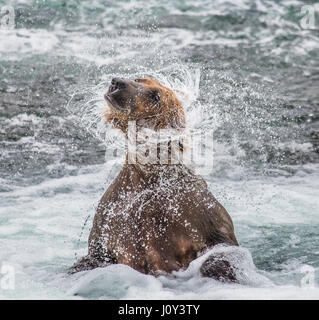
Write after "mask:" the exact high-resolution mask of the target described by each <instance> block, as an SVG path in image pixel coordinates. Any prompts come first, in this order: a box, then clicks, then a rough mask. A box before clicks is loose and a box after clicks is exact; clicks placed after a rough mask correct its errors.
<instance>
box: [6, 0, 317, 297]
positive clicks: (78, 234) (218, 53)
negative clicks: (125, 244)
mask: <svg viewBox="0 0 319 320" xmlns="http://www.w3.org/2000/svg"><path fill="white" fill-rule="evenodd" d="M315 3H316V2H315V1H313V2H312V1H297V0H283V1H270V0H257V1H249V0H229V1H221V0H216V1H211V0H201V1H197V0H192V1H190V0H171V1H168V0H162V1H155V0H147V1H146V0H145V1H142V0H140V1H139V0H134V1H123V0H118V1H102V0H94V1H75V0H74V1H73V0H70V1H28V0H24V1H0V7H4V6H5V5H10V6H11V7H12V8H13V9H14V14H15V27H14V28H13V29H9V30H6V29H4V28H0V264H1V265H2V266H5V265H9V266H12V268H13V269H14V274H15V281H14V282H15V283H14V284H15V285H14V288H13V289H6V288H0V298H6V299H24V298H40V299H72V298H77V299H78V298H88V299H99V298H102V299H124V298H128V299H130V298H141V299H144V298H145V299H150V298H151V299H156V298H159V299H178V298H182V299H183V298H185V299H252V298H254V299H256V298H257V299H270V298H276V299H299V298H317V299H318V298H319V288H318V286H319V271H318V268H319V245H318V243H319V241H318V237H319V231H318V230H319V229H318V227H319V192H318V190H319V172H318V169H319V111H318V107H319V88H318V87H319V31H318V30H319V7H318V6H317V5H316V6H315ZM304 5H310V6H312V7H311V8H314V13H315V14H314V18H315V23H316V24H315V27H314V28H310V29H307V28H302V27H301V20H302V19H303V15H302V7H303V6H304ZM118 75H122V76H125V77H128V78H135V77H137V76H145V75H153V76H155V77H157V78H159V79H161V80H162V81H163V82H164V83H166V84H167V85H170V86H172V87H174V88H175V89H176V88H177V89H180V90H183V91H184V92H185V93H187V97H188V101H185V106H186V108H187V114H188V123H189V125H191V126H193V127H194V128H200V129H201V130H204V131H205V132H206V134H208V136H209V137H211V138H210V139H211V142H213V151H214V165H213V168H211V169H210V170H209V172H207V171H206V172H205V179H206V181H207V182H208V184H209V187H210V190H211V191H212V193H213V194H214V195H215V196H216V198H217V199H218V200H219V201H220V202H221V203H222V204H223V205H224V206H225V207H226V209H227V210H228V212H229V213H230V215H231V217H232V219H233V222H234V225H235V233H236V236H237V239H238V241H239V243H240V245H241V247H242V249H240V254H241V256H242V281H241V283H240V284H223V283H219V282H216V281H214V280H212V279H208V278H202V277H200V276H199V274H198V269H199V265H200V259H199V260H196V261H194V262H193V263H192V264H191V265H190V267H189V269H188V270H186V271H180V272H176V273H174V274H172V275H169V276H161V277H158V278H155V277H152V276H146V275H143V274H140V273H138V272H136V271H134V270H133V269H130V268H129V267H126V266H123V265H114V266H110V267H106V268H104V269H96V270H92V271H88V272H82V273H78V274H75V275H68V274H67V270H68V268H69V267H70V266H71V265H72V264H73V263H74V262H75V261H76V259H77V258H79V257H81V256H83V255H85V254H86V251H87V238H88V234H89V231H90V227H91V225H92V219H93V216H94V211H95V208H96V205H97V202H98V200H99V198H100V197H101V195H102V193H103V192H104V190H105V189H106V188H107V186H108V185H109V184H110V182H111V181H112V179H113V178H114V177H115V175H116V174H117V172H118V171H119V170H120V168H121V163H122V162H123V157H122V156H121V152H120V151H121V144H122V143H123V142H122V140H121V138H120V137H119V136H118V135H117V134H115V133H113V132H111V131H110V130H109V129H108V128H105V127H104V125H102V123H101V121H100V117H99V114H100V111H101V109H103V107H104V101H103V93H104V92H105V90H106V88H107V85H108V82H109V81H110V79H111V78H112V77H114V76H118ZM305 266H306V269H305ZM309 274H310V278H311V279H314V282H313V281H312V282H311V281H310V282H311V283H310V284H309V285H306V286H305V285H302V284H304V283H305V281H304V280H305V277H307V276H309Z"/></svg>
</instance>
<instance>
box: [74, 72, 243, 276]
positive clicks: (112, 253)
mask: <svg viewBox="0 0 319 320" xmlns="http://www.w3.org/2000/svg"><path fill="white" fill-rule="evenodd" d="M104 97H105V100H106V102H107V109H106V111H105V114H104V116H105V120H106V122H107V123H111V124H112V125H113V126H114V127H115V128H119V129H121V130H122V131H123V133H124V134H125V136H126V138H128V137H129V124H130V123H132V122H134V124H135V130H136V132H137V133H138V132H139V131H141V130H143V129H148V130H151V131H152V132H159V131H160V130H162V129H172V130H175V131H173V132H176V130H177V131H180V132H183V130H184V129H185V128H186V123H185V114H184V109H183V106H182V103H181V102H180V101H179V100H178V98H177V97H176V95H175V93H174V91H172V90H171V89H169V88H167V87H165V86H163V85H162V84H160V83H159V82H158V81H157V80H155V79H153V78H149V77H148V78H144V79H135V80H134V81H132V80H127V79H121V78H114V79H113V80H112V81H111V84H110V86H109V88H108V91H107V93H106V94H105V96H104ZM167 147H168V159H169V161H167V163H162V162H160V161H155V162H154V161H153V162H152V163H146V164H145V163H140V162H139V161H138V160H136V159H135V158H134V159H133V160H134V161H129V160H130V155H129V154H128V155H127V157H126V161H125V164H124V166H123V168H122V170H121V171H120V173H119V174H118V176H117V177H116V178H115V180H114V181H113V183H112V184H111V185H110V186H109V188H108V189H107V190H106V192H105V193H104V195H103V196H102V198H101V200H100V203H99V205H98V207H97V211H96V214H95V217H94V221H93V227H92V229H91V232H90V236H89V241H88V245H89V249H88V255H87V256H86V257H84V258H82V259H81V260H80V261H78V262H77V263H76V264H75V265H74V266H73V267H72V269H71V271H72V272H77V271H81V270H87V269H93V268H96V267H101V266H106V265H108V264H110V263H120V264H126V265H128V266H130V267H132V268H134V269H135V270H138V271H140V272H142V273H145V274H153V275H157V274H162V273H163V272H164V273H170V272H172V271H174V270H179V269H185V268H187V267H188V265H189V263H190V262H191V261H192V260H194V259H196V258H197V257H198V256H199V255H200V254H201V253H203V252H204V251H205V250H206V249H209V248H211V247H213V246H215V245H216V244H222V243H224V244H228V245H235V246H238V242H237V240H236V237H235V234H234V227H233V223H232V220H231V218H230V216H229V214H228V213H227V211H226V210H225V209H224V207H223V206H222V205H221V204H220V203H219V202H218V201H217V200H216V199H215V198H214V196H213V195H212V194H211V192H210V191H209V190H208V187H207V184H206V182H205V181H204V179H203V178H201V177H200V176H198V175H196V174H195V173H194V172H193V171H192V170H191V169H190V168H189V167H188V166H187V165H185V164H184V163H182V162H180V163H176V161H173V159H172V158H171V156H172V154H173V152H172V141H168V144H167ZM178 147H179V150H180V152H181V153H182V152H183V151H184V148H185V146H184V144H183V141H182V140H181V141H179V144H178ZM158 149H159V148H158V145H156V150H157V151H159V150H158ZM158 156H159V152H157V153H156V157H155V158H157V159H158ZM201 273H202V274H203V275H204V276H211V277H214V278H216V279H219V280H223V279H225V280H230V281H234V280H235V275H234V272H233V270H232V268H231V266H230V264H229V262H228V261H226V260H224V259H222V260H218V259H217V260H216V258H211V259H210V261H206V262H205V263H204V264H203V266H202V268H201Z"/></svg>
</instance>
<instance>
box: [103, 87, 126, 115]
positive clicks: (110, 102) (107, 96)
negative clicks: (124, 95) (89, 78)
mask: <svg viewBox="0 0 319 320" xmlns="http://www.w3.org/2000/svg"><path fill="white" fill-rule="evenodd" d="M117 91H120V90H119V89H116V90H115V91H112V92H111V93H109V92H107V93H106V94H105V95H104V99H105V100H106V102H107V104H108V105H109V106H110V107H111V108H113V109H115V110H116V111H119V112H121V113H127V112H128V110H127V109H126V108H124V107H121V106H120V105H119V104H118V103H117V102H116V100H115V99H114V98H113V97H112V95H111V94H113V93H117Z"/></svg>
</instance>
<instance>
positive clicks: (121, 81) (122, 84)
mask: <svg viewBox="0 0 319 320" xmlns="http://www.w3.org/2000/svg"><path fill="white" fill-rule="evenodd" d="M111 84H112V85H113V86H115V87H116V88H119V89H123V88H125V85H126V81H125V80H124V79H122V78H113V79H112V81H111Z"/></svg>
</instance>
